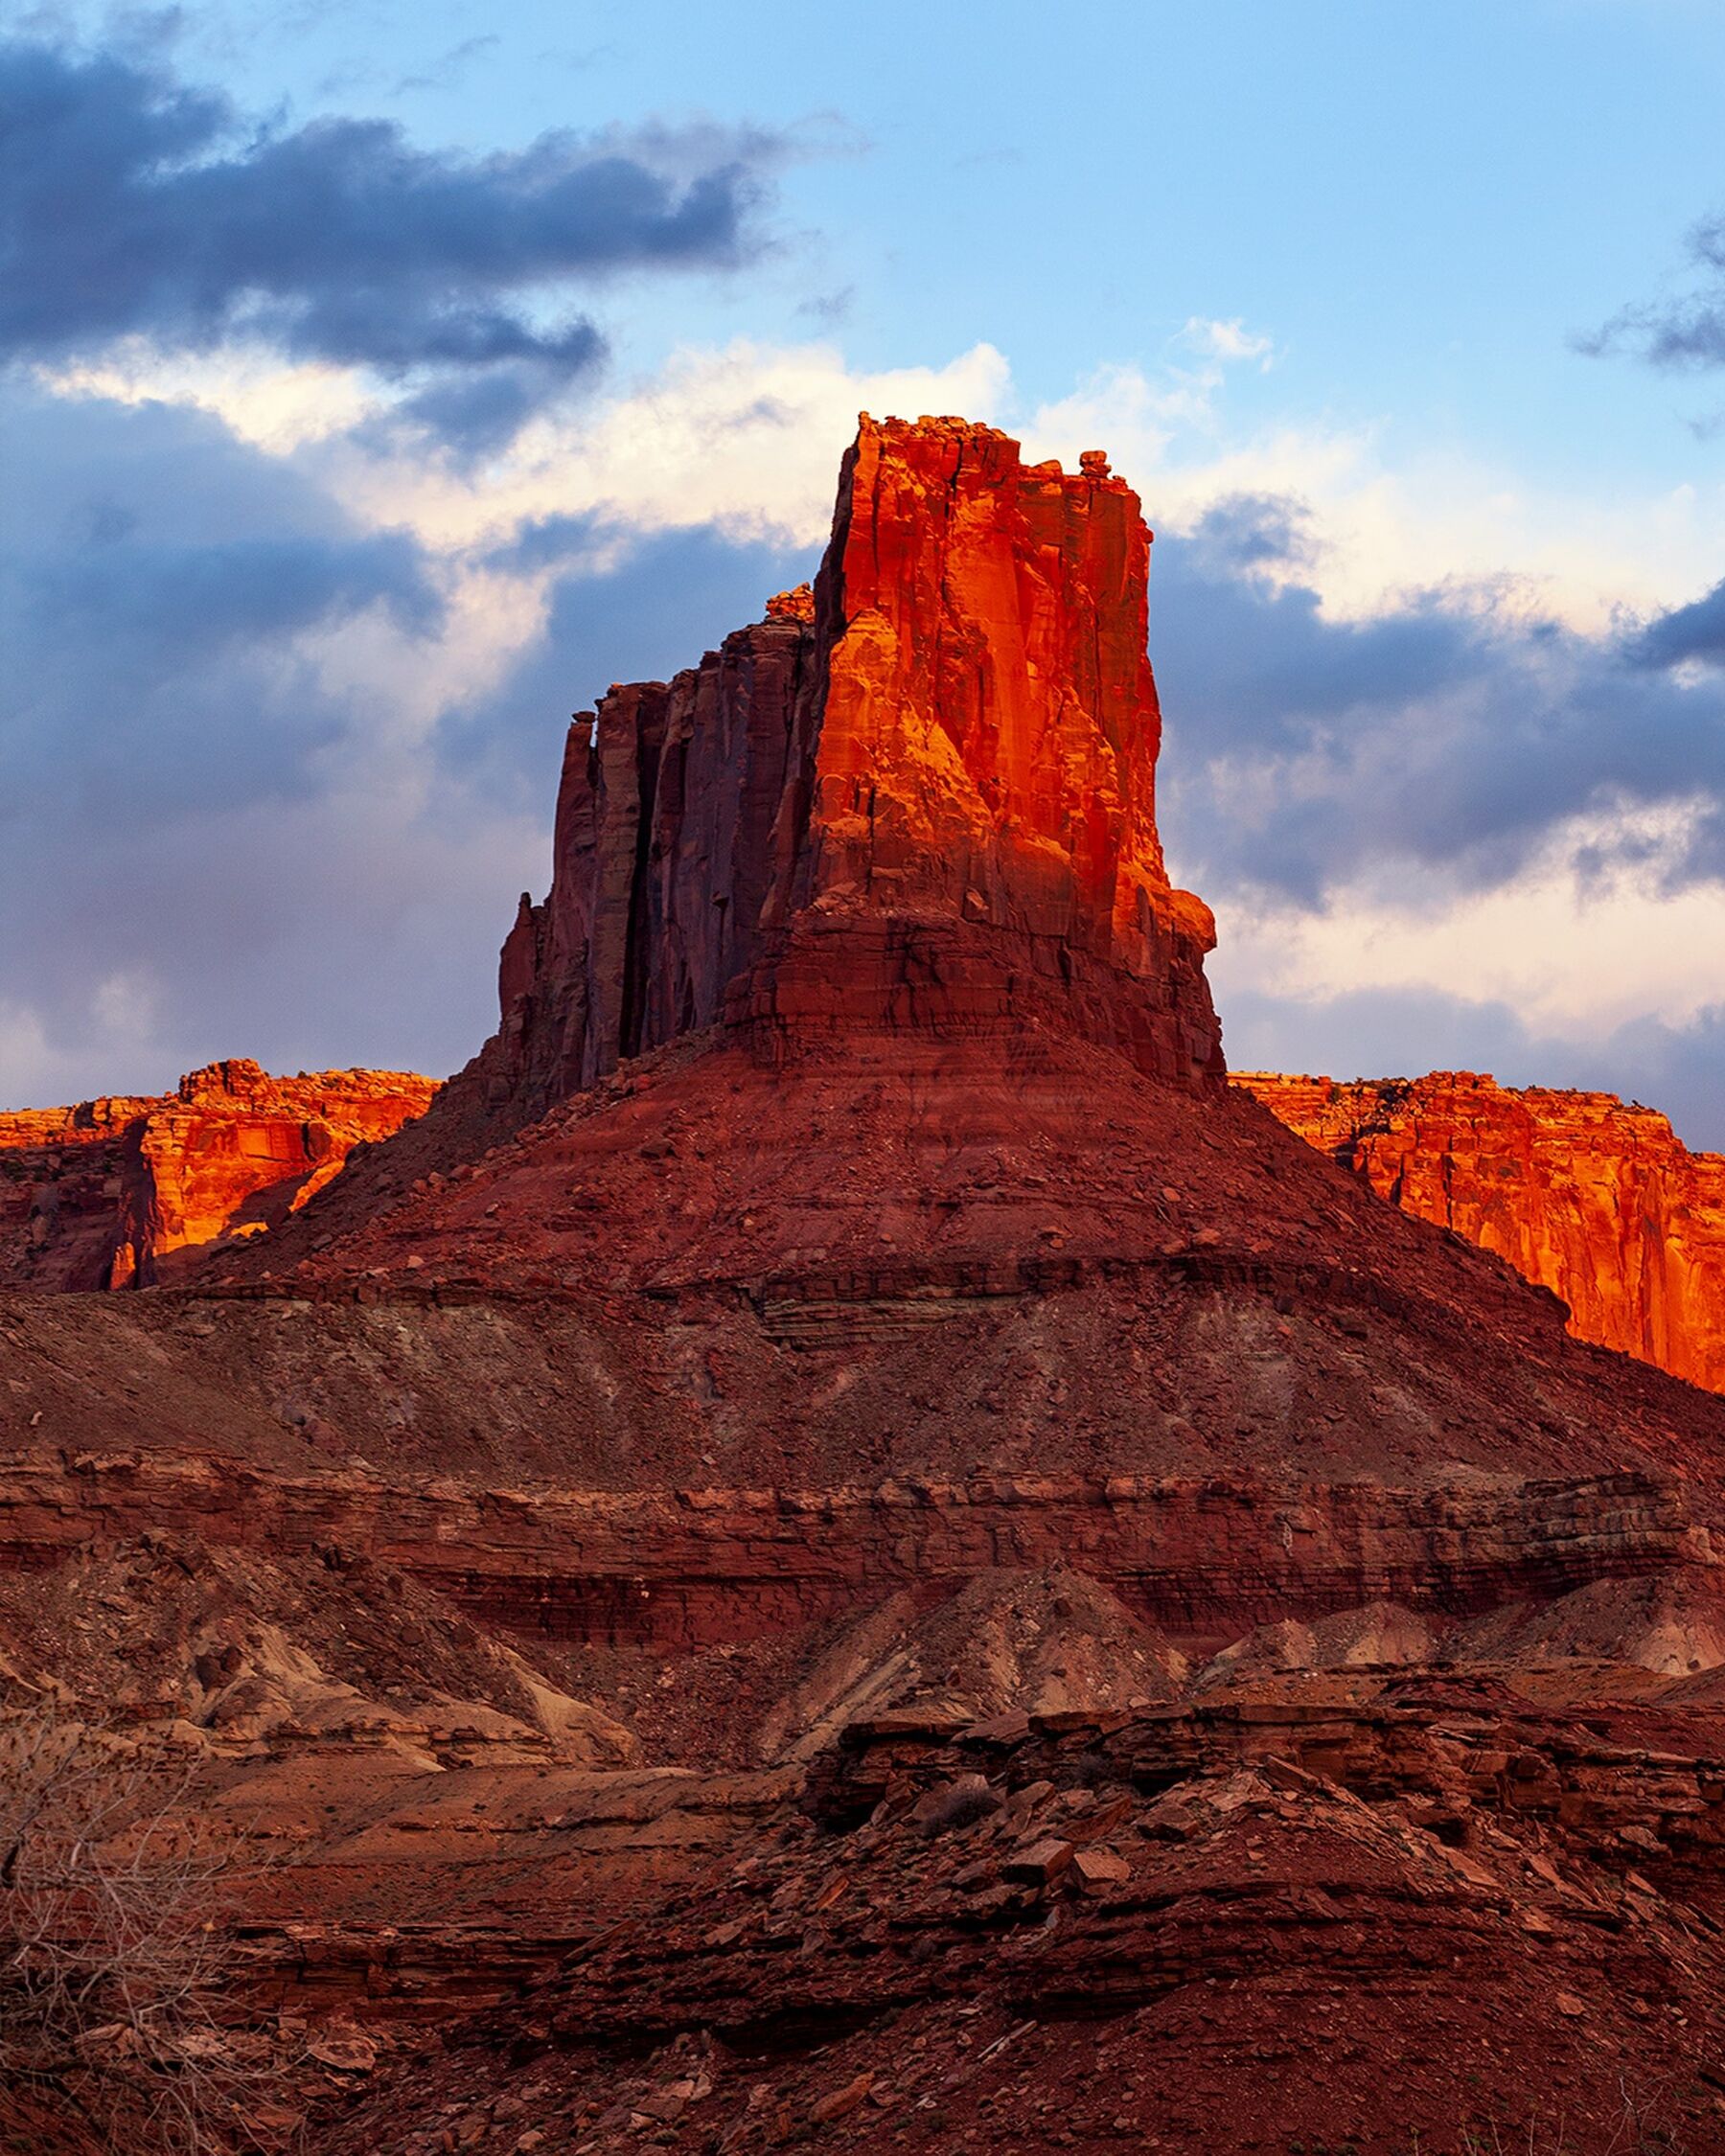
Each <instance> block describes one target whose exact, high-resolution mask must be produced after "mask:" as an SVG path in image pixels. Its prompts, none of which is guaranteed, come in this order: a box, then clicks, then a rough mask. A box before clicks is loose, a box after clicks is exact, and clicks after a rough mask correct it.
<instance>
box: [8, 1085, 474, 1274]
mask: <svg viewBox="0 0 1725 2156" xmlns="http://www.w3.org/2000/svg"><path fill="white" fill-rule="evenodd" d="M436 1090H437V1087H436V1084H435V1082H434V1081H433V1080H431V1079H429V1078H421V1077H418V1076H416V1075H415V1074H414V1073H413V1072H411V1071H405V1070H318V1071H301V1072H300V1074H299V1075H298V1076H297V1077H295V1078H272V1077H270V1076H269V1075H268V1074H267V1073H266V1072H265V1070H264V1069H263V1068H262V1067H261V1066H259V1065H258V1064H256V1063H253V1062H251V1061H250V1060H249V1059H247V1058H244V1057H234V1058H231V1059H229V1060H228V1061H226V1062H223V1063H213V1064H208V1065H206V1066H205V1067H203V1068H202V1069H201V1070H194V1071H191V1072H189V1073H188V1074H187V1076H185V1077H184V1078H182V1079H181V1080H180V1082H179V1085H178V1087H177V1088H176V1089H174V1091H173V1092H172V1093H162V1094H159V1095H153V1096H143V1097H138V1096H131V1095H125V1096H107V1097H104V1098H101V1099H97V1100H87V1101H81V1102H80V1103H79V1105H78V1106H77V1107H75V1108H50V1109H34V1110H26V1111H24V1112H21V1113H16V1114H0V1286H5V1287H34V1288H65V1289H81V1288H82V1289H89V1288H129V1287H149V1286H152V1285H154V1284H155V1283H156V1282H158V1281H163V1280H171V1279H173V1278H174V1277H176V1276H178V1275H180V1274H182V1273H185V1272H186V1271H187V1269H188V1268H189V1266H190V1265H191V1263H192V1262H193V1261H194V1260H195V1259H196V1258H197V1257H198V1256H200V1255H201V1254H203V1253H204V1252H205V1251H206V1250H207V1249H208V1247H209V1246H210V1245H212V1244H215V1243H218V1242H219V1241H221V1240H222V1239H224V1238H229V1237H238V1236H246V1235H257V1234H262V1233H265V1231H267V1230H268V1229H270V1228H272V1227H278V1226H279V1225H280V1224H281V1222H282V1221H284V1220H285V1219H286V1218H287V1217H288V1214H289V1213H291V1212H295V1211H297V1210H298V1209H299V1207H300V1206H302V1205H304V1204H306V1203H307V1201H308V1200H309V1199H311V1197H312V1196H314V1195H315V1193H316V1192H317V1191H319V1190H321V1189H322V1188H323V1187H324V1186H325V1184H326V1183H328V1182H329V1181H331V1179H332V1178H333V1177H334V1175H336V1173H337V1172H338V1171H339V1170H340V1168H341V1166H342V1164H343V1162H344V1161H345V1160H346V1159H347V1157H348V1155H349V1154H350V1153H351V1152H352V1151H353V1149H354V1147H355V1146H356V1145H358V1144H362V1143H375V1142H376V1141H377V1140H379V1139H380V1138H386V1137H391V1136H393V1135H395V1133H396V1132H397V1131H399V1130H400V1129H401V1127H402V1125H403V1123H405V1122H406V1121H408V1120H409V1118H411V1117H413V1116H416V1115H423V1114H424V1113H425V1112H426V1109H427V1108H428V1107H429V1106H430V1103H431V1098H432V1095H433V1094H434V1093H435V1092H436Z"/></svg>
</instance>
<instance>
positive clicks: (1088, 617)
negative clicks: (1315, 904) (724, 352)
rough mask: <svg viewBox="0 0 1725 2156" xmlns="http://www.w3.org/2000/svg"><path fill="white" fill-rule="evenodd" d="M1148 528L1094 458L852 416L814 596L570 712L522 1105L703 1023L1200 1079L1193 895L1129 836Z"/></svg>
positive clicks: (1142, 748) (1148, 706) (1206, 943)
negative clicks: (655, 677) (1058, 456)
mask: <svg viewBox="0 0 1725 2156" xmlns="http://www.w3.org/2000/svg"><path fill="white" fill-rule="evenodd" d="M1149 559H1150V533H1149V531H1148V530H1147V529H1146V527H1145V524H1144V522H1143V518H1142V516H1140V514H1139V507H1138V496H1137V495H1136V494H1135V493H1133V491H1132V489H1131V488H1130V487H1129V486H1128V485H1127V484H1126V483H1125V481H1124V480H1122V479H1119V478H1116V477H1114V476H1112V475H1111V474H1110V473H1109V472H1108V470H1107V459H1106V457H1105V456H1104V455H1103V454H1102V452H1101V451H1099V450H1092V451H1087V452H1086V454H1085V456H1084V457H1083V459H1082V460H1081V470H1079V471H1077V472H1066V471H1064V470H1062V469H1061V467H1060V466H1059V465H1058V464H1056V463H1051V462H1050V463H1043V464H1036V465H1025V464H1024V463H1023V459H1022V458H1021V456H1020V453H1019V445H1018V444H1017V443H1016V442H1015V441H1013V440H1012V439H1011V437H1010V436H1008V435H1005V434H1002V433H1000V432H999V431H998V430H997V429H995V428H993V427H989V426H982V425H977V424H972V423H970V422H967V421H964V420H959V419H953V418H944V419H925V420H920V421H918V422H916V423H915V424H911V423H909V422H907V421H904V420H896V419H891V420H885V421H876V420H873V419H870V418H869V417H868V416H867V415H863V417H862V421H861V424H860V426H859V431H858V435H857V439H856V441H855V442H854V444H853V445H852V447H850V449H849V450H848V451H847V452H846V455H845V457H844V460H843V465H842V468H841V470H840V473H839V498H838V505H837V509H836V512H835V516H834V524H833V537H832V541H831V544H830V545H829V547H828V549H827V552H826V557H825V560H824V561H823V562H822V565H821V568H820V572H819V575H818V577H817V578H816V582H815V584H814V585H813V587H809V586H800V587H798V588H797V589H796V590H794V591H790V592H784V593H780V594H778V595H777V596H775V597H774V598H773V599H772V600H770V602H769V604H768V607H767V610H766V616H765V618H764V619H763V620H762V621H760V622H758V623H756V624H754V625H752V626H751V627H749V628H747V629H744V630H740V631H737V632H736V633H735V634H734V635H732V636H729V637H727V638H726V639H725V641H724V645H723V646H722V647H721V648H720V650H719V651H717V652H714V653H709V654H707V655H706V656H705V657H704V658H703V659H702V661H701V664H700V665H699V666H698V667H695V668H692V669H690V670H689V671H688V672H687V673H684V674H680V675H678V676H677V677H675V679H674V680H672V681H671V682H670V683H668V684H667V683H663V682H641V683H634V684H626V685H619V686H617V687H614V688H613V689H612V690H611V691H610V693H609V695H608V696H606V697H605V698H603V699H602V700H601V701H600V703H599V705H598V707H597V709H596V711H594V712H592V713H590V714H588V713H582V714H579V715H578V716H577V718H576V721H575V723H574V724H573V725H572V726H571V728H570V732H569V741H568V747H567V751H566V754H565V758H564V764H563V781H562V786H561V789H560V792H559V798H558V809H557V826H556V837H555V840H554V874H553V879H552V886H551V891H550V895H549V896H548V897H547V899H546V900H545V902H544V903H543V905H541V906H533V905H532V904H531V903H530V902H528V901H525V900H524V901H523V905H522V909H521V913H520V916H519V918H518V920H517V925H516V929H515V930H514V931H513V933H512V934H511V936H510V938H509V941H508V944H507V945H506V947H505V950H504V954H503V960H502V966H501V974H500V984H499V986H500V1001H501V1005H502V1019H503V1025H502V1031H501V1034H500V1036H499V1040H498V1043H497V1044H494V1045H495V1053H494V1054H493V1055H492V1056H491V1059H490V1063H489V1066H488V1070H487V1074H486V1084H487V1088H488V1093H489V1096H490V1097H491V1099H492V1102H493V1105H494V1106H498V1105H501V1104H513V1105H514V1106H515V1107H516V1108H517V1109H518V1110H519V1112H520V1114H519V1119H520V1120H527V1119H529V1118H530V1117H531V1116H532V1115H533V1114H537V1113H538V1112H540V1111H541V1110H542V1109H543V1107H544V1106H545V1105H547V1104H548V1103H549V1102H550V1101H552V1100H555V1099H557V1098H560V1097H562V1096H563V1095H566V1094H567V1093H569V1092H571V1091H576V1090H579V1089H582V1088H584V1087H586V1086H590V1085H591V1084H592V1083H593V1082H594V1080H595V1079H597V1078H599V1077H602V1076H603V1075H604V1074H605V1073H606V1072H608V1071H609V1070H610V1069H612V1068H614V1067H615V1066H616V1065H617V1064H618V1063H619V1062H620V1061H623V1060H625V1059H627V1058H629V1057H632V1056H635V1055H638V1054H640V1053H642V1052H643V1051H644V1050H647V1049H650V1048H653V1047H655V1046H659V1045H661V1044H664V1043H666V1042H669V1041H671V1040H673V1039H675V1038H677V1037H678V1035H680V1034H684V1033H689V1032H694V1031H700V1030H701V1029H704V1028H706V1027H710V1026H713V1025H715V1024H721V1023H723V1024H725V1025H727V1026H730V1027H733V1028H743V1029H747V1030H749V1031H751V1032H752V1034H753V1035H754V1037H755V1038H756V1040H757V1042H769V1041H770V1044H771V1048H772V1052H773V1053H777V1054H782V1053H785V1052H789V1051H790V1050H792V1049H793V1048H794V1047H795V1045H796V1044H798V1043H799V1042H807V1041H808V1040H810V1039H812V1038H818V1037H826V1038H831V1037H834V1036H839V1035H850V1036H852V1037H856V1036H860V1035H862V1034H864V1033H869V1032H873V1033H877V1034H878V1033H881V1032H886V1033H892V1032H897V1031H901V1030H904V1029H905V1028H907V1027H909V1028H912V1029H919V1030H924V1031H927V1030H928V1029H930V1028H932V1029H934V1030H935V1031H936V1032H939V1031H941V1030H943V1029H944V1030H945V1031H946V1032H948V1033H949V1034H959V1033H962V1034H965V1035H976V1034H977V1033H991V1032H992V1033H1000V1032H1003V1031H1013V1030H1015V1029H1017V1030H1022V1029H1023V1027H1024V1026H1025V1025H1029V1024H1043V1025H1047V1024H1055V1025H1060V1026H1064V1027H1066V1028H1067V1029H1069V1030H1070V1031H1072V1032H1074V1033H1076V1034H1078V1035H1080V1036H1082V1037H1084V1038H1087V1039H1091V1040H1094V1041H1099V1042H1102V1043H1105V1044H1110V1045H1114V1046H1117V1047H1119V1048H1120V1049H1122V1050H1123V1052H1125V1053H1127V1054H1128V1055H1129V1056H1130V1057H1131V1058H1132V1059H1133V1061H1134V1062H1136V1063H1137V1064H1138V1066H1139V1067H1141V1068H1143V1069H1145V1070H1148V1071H1150V1072H1153V1073H1154V1074H1156V1075H1157V1076H1160V1077H1162V1078H1165V1079H1169V1080H1175V1081H1178V1082H1181V1083H1184V1084H1193V1083H1197V1084H1199V1085H1201V1086H1202V1085H1213V1084H1214V1083H1215V1082H1216V1081H1217V1080H1218V1078H1219V1076H1220V1072H1221V1067H1222V1066H1221V1053H1220V1042H1219V1035H1218V1031H1217V1027H1216V1022H1215V1018H1214V1014H1213V1012H1212V1010H1211V1008H1210V1002H1209V997H1208V992H1207V988H1206V986H1205V982H1204V975H1203V957H1204V953H1205V952H1207V950H1208V949H1209V948H1210V947H1211V945H1212V944H1213V942H1214V931H1213V927H1212V924H1211V921H1210V917H1209V913H1208V911H1207V908H1206V907H1205V906H1204V905H1203V904H1202V902H1201V901H1199V900H1198V899H1196V898H1194V897H1193V896H1192V895H1191V894H1190V893H1189V892H1184V891H1178V890H1176V889H1174V888H1173V886H1172V885H1171V884H1170V883H1169V880H1168V875H1167V870H1166V867H1165V865H1164V862H1163V860H1162V854H1161V844H1160V842H1159V839H1158V837H1157V831H1156V813H1155V771H1156V759H1157V754H1158V750H1159V748H1160V746H1161V710H1160V707H1159V705H1158V701H1157V695H1156V684H1155V680H1154V678H1153V677H1152V674H1151V670H1150V661H1149V657H1148V654H1147V651H1146V639H1147V631H1148V576H1149Z"/></svg>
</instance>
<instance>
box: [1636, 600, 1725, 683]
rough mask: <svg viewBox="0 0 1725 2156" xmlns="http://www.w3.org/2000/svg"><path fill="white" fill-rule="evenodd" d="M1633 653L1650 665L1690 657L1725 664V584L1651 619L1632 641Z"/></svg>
mask: <svg viewBox="0 0 1725 2156" xmlns="http://www.w3.org/2000/svg"><path fill="white" fill-rule="evenodd" d="M1630 656H1631V657H1632V658H1633V659H1634V660H1635V662H1636V663H1637V664H1639V665H1642V666H1651V667H1675V666H1682V665H1683V664H1684V663H1685V662H1686V661H1687V660H1699V661H1705V662H1707V663H1709V664H1711V665H1714V666H1720V665H1725V584H1715V585H1714V587H1713V589H1712V590H1711V591H1710V592H1709V593H1708V594H1707V596H1706V597H1705V598H1704V599H1697V600H1695V601H1694V602H1693V604H1692V605H1691V606H1688V607H1675V608H1672V609H1671V610H1670V611H1669V612H1668V613H1665V614H1661V615H1660V616H1659V618H1658V619H1657V620H1656V621H1652V622H1650V623H1649V624H1648V625H1647V627H1646V628H1645V630H1644V631H1642V633H1641V635H1640V636H1639V637H1637V638H1636V639H1635V640H1634V642H1633V643H1632V644H1631V646H1630Z"/></svg>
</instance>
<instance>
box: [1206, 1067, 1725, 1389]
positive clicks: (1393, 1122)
mask: <svg viewBox="0 0 1725 2156" xmlns="http://www.w3.org/2000/svg"><path fill="white" fill-rule="evenodd" d="M1233 1080H1234V1083H1235V1084H1236V1085H1237V1086H1240V1087H1243V1088H1244V1089H1246V1090H1247V1091H1249V1092H1251V1093H1253V1095H1254V1096H1255V1097H1256V1098H1257V1099H1259V1100H1261V1101H1262V1102H1263V1103H1264V1105H1265V1107H1267V1108H1268V1109H1270V1110H1271V1111H1272V1112H1273V1113H1274V1114H1276V1116H1277V1117H1278V1118H1279V1119H1280V1120H1281V1121H1282V1122H1284V1123H1285V1124H1286V1125H1287V1126H1288V1128H1289V1129H1290V1130H1292V1131H1297V1132H1298V1133H1299V1135H1300V1136H1301V1137H1303V1138H1305V1139H1306V1140H1307V1142H1308V1143H1309V1144H1312V1145H1314V1146H1316V1147H1317V1148H1318V1149H1319V1151H1320V1152H1322V1153H1325V1154H1327V1155H1328V1156H1329V1157H1330V1158H1332V1159H1334V1160H1338V1161H1340V1162H1341V1164H1342V1165H1343V1166H1344V1167H1345V1168H1350V1169H1352V1170H1353V1172H1354V1173H1355V1174H1356V1175H1358V1176H1360V1177H1362V1178H1363V1179H1364V1180H1365V1181H1367V1182H1368V1183H1369V1184H1370V1185H1371V1187H1372V1189H1373V1190H1375V1191H1376V1192H1377V1193H1378V1195H1379V1196H1380V1197H1383V1198H1388V1199H1389V1200H1390V1201H1391V1204H1396V1205H1399V1206H1401V1207H1402V1209H1403V1210H1404V1211H1406V1212H1410V1213H1415V1214H1416V1215H1417V1216H1418V1217H1419V1218H1420V1219H1421V1220H1429V1221H1434V1222H1436V1223H1437V1225H1438V1227H1448V1228H1453V1229H1454V1230H1455V1231H1456V1233H1458V1234H1460V1235H1465V1236H1466V1237H1467V1239H1468V1241H1469V1242H1470V1243H1477V1244H1479V1245H1480V1247H1481V1248H1482V1249H1483V1250H1492V1251H1495V1252H1496V1253H1497V1255H1498V1256H1499V1257H1502V1258H1507V1260H1508V1262H1509V1263H1510V1264H1511V1265H1512V1266H1514V1267H1515V1269H1516V1271H1517V1272H1518V1273H1522V1274H1523V1275H1524V1276H1525V1277H1526V1278H1528V1279H1530V1280H1534V1281H1537V1282H1538V1283H1539V1284H1540V1286H1542V1287H1546V1288H1550V1289H1551V1290H1552V1291H1553V1293H1554V1294H1555V1295H1557V1296H1561V1297H1562V1299H1563V1300H1564V1301H1565V1302H1566V1303H1567V1304H1568V1305H1569V1308H1570V1326H1571V1330H1572V1331H1573V1332H1575V1334H1576V1336H1577V1338H1578V1339H1581V1340H1587V1341H1594V1342H1598V1343H1599V1345H1600V1346H1602V1347H1615V1348H1619V1349H1621V1350H1622V1352H1623V1353H1624V1354H1627V1355H1637V1356H1640V1357H1641V1358H1642V1360H1643V1361H1645V1362H1648V1363H1657V1364H1658V1365H1659V1366H1660V1367H1661V1368H1662V1369H1666V1370H1669V1371H1671V1372H1672V1373H1673V1375H1675V1376H1677V1377H1682V1378H1688V1379H1689V1380H1690V1381H1691V1383H1692V1384H1695V1385H1704V1386H1707V1387H1709V1388H1711V1389H1713V1390H1714V1391H1715V1392H1716V1391H1721V1390H1725V1157H1721V1156H1720V1155H1718V1154H1714V1153H1691V1152H1690V1151H1689V1149H1688V1148H1687V1147H1686V1146H1685V1145H1684V1144H1683V1142H1682V1141H1681V1139H1679V1138H1678V1136H1677V1135H1676V1133H1675V1132H1674V1131H1673V1130H1672V1129H1671V1126H1670V1124H1669V1123H1668V1121H1667V1119H1666V1118H1665V1117H1664V1116H1663V1115H1661V1114H1658V1113H1656V1112H1654V1111H1653V1110H1652V1109H1649V1108H1643V1107H1641V1106H1640V1105H1639V1103H1638V1104H1636V1105H1634V1106H1625V1105H1624V1103H1623V1102H1622V1101H1621V1100H1619V1099H1618V1098H1617V1097H1616V1096H1615V1095H1614V1094H1611V1093H1586V1092H1565V1091H1561V1090H1558V1089H1553V1088H1549V1087H1530V1088H1528V1089H1526V1090H1525V1091H1515V1090H1511V1089H1508V1088H1507V1087H1504V1086H1499V1085H1497V1084H1495V1083H1494V1082H1493V1081H1492V1080H1491V1079H1490V1078H1488V1077H1483V1076H1481V1075H1479V1074H1478V1073H1476V1072H1474V1071H1469V1070H1437V1071H1433V1072H1432V1073H1431V1075H1430V1076H1429V1077H1425V1078H1416V1079H1412V1080H1410V1079H1405V1078H1384V1079H1377V1080H1359V1081H1356V1082H1354V1083H1352V1084H1337V1083H1335V1082H1334V1081H1333V1080H1331V1079H1328V1078H1284V1077H1277V1076H1275V1075H1273V1074H1271V1073H1269V1072H1264V1071H1236V1072H1235V1073H1234V1074H1233Z"/></svg>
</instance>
